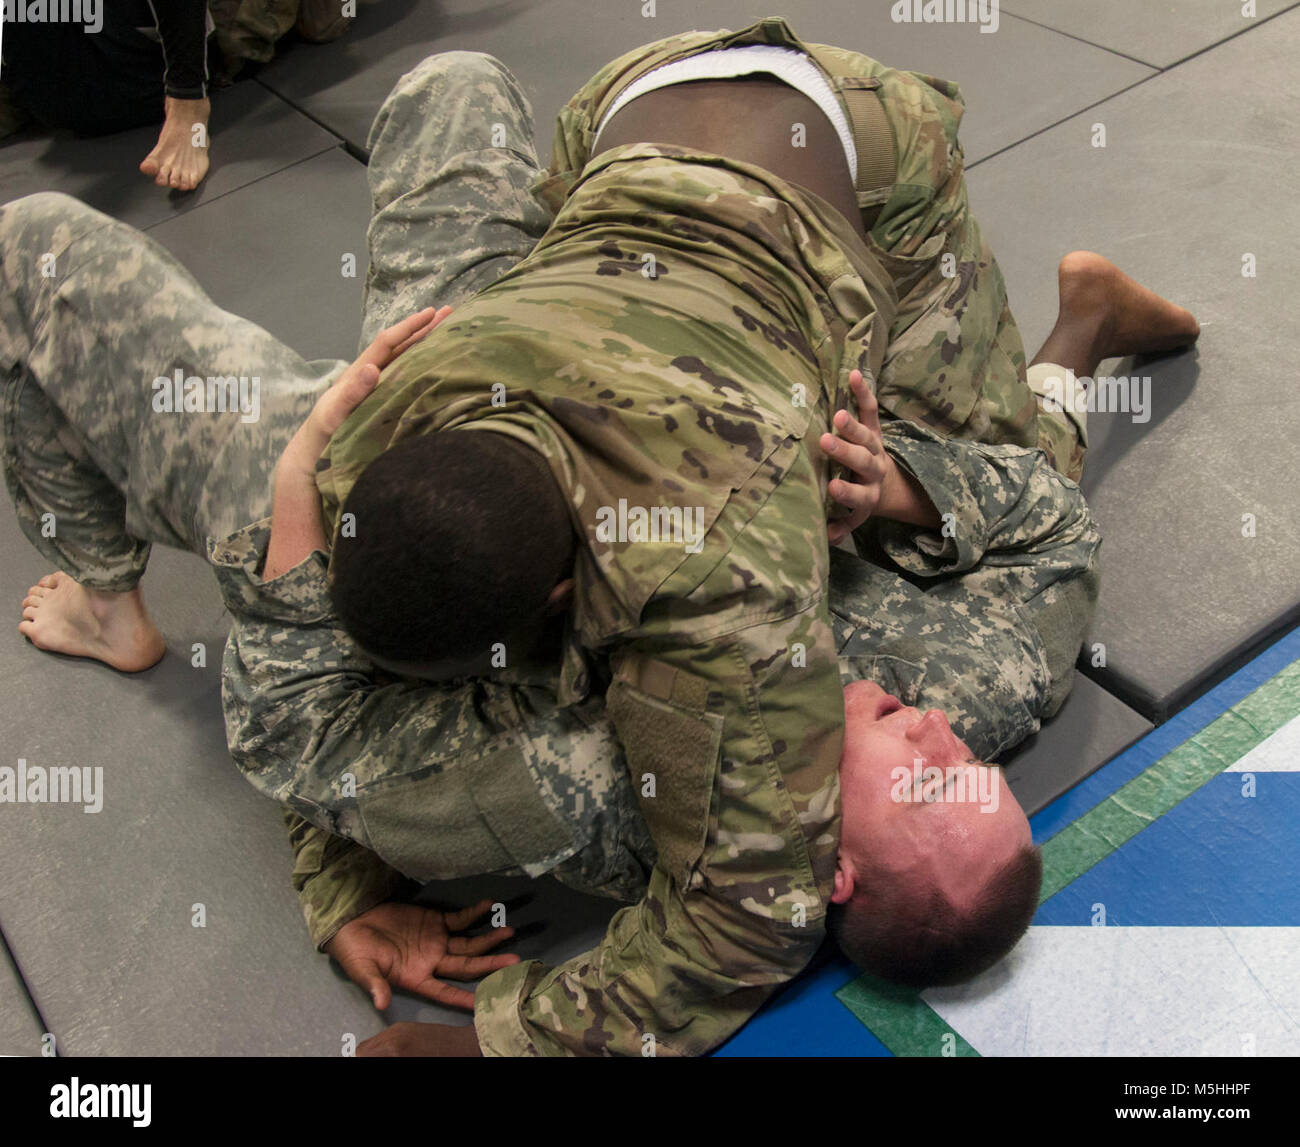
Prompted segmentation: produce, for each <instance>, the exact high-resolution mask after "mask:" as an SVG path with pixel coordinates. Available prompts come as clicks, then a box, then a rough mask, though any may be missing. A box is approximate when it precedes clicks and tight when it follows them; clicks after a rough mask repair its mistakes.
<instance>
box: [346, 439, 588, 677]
mask: <svg viewBox="0 0 1300 1147" xmlns="http://www.w3.org/2000/svg"><path fill="white" fill-rule="evenodd" d="M343 512H344V513H345V514H352V515H354V518H353V519H352V521H354V522H355V529H354V531H352V536H349V534H348V533H346V532H342V533H341V534H340V536H339V538H338V539H337V541H336V543H335V546H334V550H333V552H332V554H331V557H330V575H331V596H332V599H333V603H334V608H335V610H336V611H337V613H338V615H339V620H340V622H341V624H342V625H343V628H344V629H345V630H347V632H348V633H349V634H350V635H351V636H352V637H353V639H354V640H356V642H357V643H358V644H359V645H360V646H361V647H362V648H363V649H364V650H365V651H366V652H367V653H369V654H371V655H372V656H373V657H375V658H377V659H380V660H382V661H385V662H387V663H390V664H393V663H398V664H403V665H432V664H460V665H465V666H472V665H476V664H478V663H480V662H482V661H483V660H484V659H485V657H486V656H487V655H489V654H490V653H491V652H492V650H493V648H494V647H496V646H498V644H499V645H500V646H503V647H505V650H506V652H507V655H508V657H509V658H510V660H511V663H513V661H514V659H515V658H517V656H518V655H519V654H520V653H521V652H523V650H522V649H521V648H520V646H521V645H522V643H523V639H524V636H525V635H532V634H534V633H535V631H536V629H537V626H538V625H539V623H540V620H541V619H542V618H543V617H544V616H545V615H546V613H547V612H548V609H549V608H550V606H551V605H552V604H553V602H554V595H555V590H556V587H557V585H559V584H560V583H562V582H563V580H564V578H565V577H566V576H567V573H568V571H569V569H570V568H571V567H572V564H573V554H574V534H573V528H572V526H571V524H570V520H569V513H568V507H567V503H566V502H565V500H564V497H563V496H562V494H561V493H560V491H559V489H558V488H557V487H556V484H555V481H554V479H553V478H552V477H551V472H550V470H549V468H548V467H547V466H546V465H545V464H544V463H543V462H542V461H541V458H540V456H538V455H537V454H536V453H535V452H534V451H531V450H530V449H529V448H528V447H527V446H525V445H523V444H522V443H519V442H517V441H516V440H514V439H512V438H510V437H508V436H507V435H505V434H499V433H488V432H468V431H443V432H439V433H434V434H428V435H423V436H419V437H415V438H410V439H407V440H405V441H403V442H399V443H398V444H397V445H396V446H394V447H392V448H391V449H389V450H386V451H384V453H382V454H381V455H379V457H378V458H376V459H375V460H374V461H373V462H371V463H370V465H369V466H367V467H366V468H365V470H363V471H362V472H361V475H360V477H359V478H358V479H357V482H356V484H355V485H354V486H353V488H352V491H351V493H350V494H349V495H348V498H347V501H346V503H345V504H344V506H343Z"/></svg>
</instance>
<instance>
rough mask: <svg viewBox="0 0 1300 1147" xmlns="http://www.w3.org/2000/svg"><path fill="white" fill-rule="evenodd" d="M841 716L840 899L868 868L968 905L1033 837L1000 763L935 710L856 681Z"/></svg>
mask: <svg viewBox="0 0 1300 1147" xmlns="http://www.w3.org/2000/svg"><path fill="white" fill-rule="evenodd" d="M844 718H845V719H844V751H843V753H842V755H841V757H840V800H841V809H842V813H843V830H842V834H841V838H840V861H839V868H838V870H837V872H836V876H835V894H834V896H833V897H832V899H834V900H835V902H836V903H843V902H845V901H847V900H848V899H849V897H850V896H851V895H852V892H853V887H854V884H855V883H856V882H858V881H859V880H860V879H861V878H862V875H863V874H864V873H865V872H867V871H868V870H870V871H873V872H876V873H881V872H885V873H893V874H896V875H898V876H899V877H900V878H904V879H916V880H921V881H927V882H935V883H938V884H939V885H940V886H941V887H942V888H943V889H944V891H945V893H946V894H947V895H948V896H949V898H950V899H951V900H952V901H953V902H954V903H955V904H957V905H961V904H964V903H967V902H968V901H969V900H971V899H973V898H974V896H975V895H976V893H978V891H979V890H980V889H981V888H982V887H983V886H984V884H985V883H986V882H987V881H988V879H989V878H990V877H991V876H992V875H993V873H994V872H995V871H996V870H997V869H998V867H1000V865H1001V864H1003V863H1004V862H1005V861H1007V860H1009V859H1010V858H1011V857H1012V856H1013V855H1015V853H1016V852H1018V851H1019V850H1020V849H1021V848H1023V847H1025V846H1027V845H1028V844H1029V843H1030V841H1031V835H1030V831H1029V821H1028V819H1027V818H1026V817H1025V814H1024V810H1023V809H1021V807H1020V805H1019V803H1018V802H1017V801H1016V799H1015V797H1014V796H1012V794H1011V790H1010V789H1008V788H1007V786H1006V782H1005V781H1004V779H1003V776H1002V770H1001V769H998V768H994V767H991V766H988V765H985V764H983V763H982V762H980V761H978V760H976V759H975V757H974V756H973V755H972V754H971V751H970V750H969V749H968V748H967V747H966V745H965V744H964V743H963V742H962V741H961V740H960V739H959V738H958V737H957V735H956V734H955V733H954V732H953V731H952V727H951V726H950V725H949V724H948V719H947V717H945V716H944V714H943V713H942V712H940V711H939V710H938V709H931V710H929V711H928V712H925V713H922V712H920V711H918V710H916V709H913V708H909V707H907V706H904V705H903V704H902V702H900V701H899V700H898V698H897V697H894V696H891V695H890V694H888V693H886V692H885V691H884V690H883V689H882V688H881V687H880V686H879V685H876V684H875V683H874V682H871V681H859V682H855V683H854V684H853V685H850V686H848V687H847V688H846V689H845V690H844Z"/></svg>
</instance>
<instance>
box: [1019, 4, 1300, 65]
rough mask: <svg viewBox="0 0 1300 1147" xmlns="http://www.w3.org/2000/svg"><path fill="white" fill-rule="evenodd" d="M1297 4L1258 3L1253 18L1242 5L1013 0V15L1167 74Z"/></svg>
mask: <svg viewBox="0 0 1300 1147" xmlns="http://www.w3.org/2000/svg"><path fill="white" fill-rule="evenodd" d="M1294 4H1295V0H1256V3H1255V12H1256V15H1255V16H1254V17H1249V16H1243V15H1242V8H1243V7H1245V4H1244V2H1237V0H1228V2H1226V3H1225V0H1160V2H1159V3H1156V2H1154V0H1136V2H1135V0H1087V3H1084V4H1080V3H1079V2H1078V0H1011V3H1010V4H1009V5H1006V4H1004V5H1003V15H1006V14H1007V13H1008V12H1011V13H1014V14H1015V15H1017V16H1023V17H1025V18H1026V19H1028V20H1036V21H1037V22H1038V23H1040V24H1044V25H1046V26H1047V27H1048V28H1054V29H1056V30H1057V31H1060V32H1068V33H1069V34H1070V35H1072V36H1078V37H1079V38H1080V39H1081V40H1086V41H1087V42H1088V43H1090V44H1100V45H1101V46H1102V47H1104V48H1110V49H1111V50H1112V51H1115V52H1122V53H1124V55H1126V56H1132V57H1133V58H1134V59H1137V60H1142V61H1144V62H1145V63H1148V64H1152V65H1154V66H1155V67H1157V68H1167V67H1169V65H1171V64H1174V63H1177V61H1179V60H1182V59H1186V58H1187V57H1188V56H1190V55H1192V54H1193V53H1195V52H1200V51H1204V50H1205V49H1206V48H1208V47H1210V46H1211V45H1213V44H1217V43H1219V42H1220V41H1222V40H1224V39H1226V38H1227V37H1229V36H1235V35H1236V34H1237V33H1239V32H1244V31H1247V30H1249V29H1251V28H1253V27H1256V26H1257V25H1258V24H1259V23H1260V22H1261V21H1263V20H1266V19H1267V18H1268V17H1270V16H1273V15H1275V14H1276V13H1278V12H1281V11H1283V10H1284V9H1286V8H1290V7H1293V6H1294Z"/></svg>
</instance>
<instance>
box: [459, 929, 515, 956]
mask: <svg viewBox="0 0 1300 1147" xmlns="http://www.w3.org/2000/svg"><path fill="white" fill-rule="evenodd" d="M514 934H515V930H514V929H513V928H493V929H492V931H491V932H485V933H483V935H482V936H452V937H450V938H449V939H448V941H447V951H448V952H450V953H451V954H452V955H453V956H480V955H482V954H483V953H484V952H490V951H491V950H492V949H493V948H495V947H496V946H497V945H498V944H500V943H501V942H502V941H503V940H508V939H510V937H511V936H513V935H514Z"/></svg>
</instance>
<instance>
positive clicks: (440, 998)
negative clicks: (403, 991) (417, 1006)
mask: <svg viewBox="0 0 1300 1147" xmlns="http://www.w3.org/2000/svg"><path fill="white" fill-rule="evenodd" d="M418 991H419V993H420V995H422V996H424V997H425V998H426V999H430V1000H433V1001H434V1003H438V1004H443V1005H445V1006H446V1007H449V1008H465V1009H467V1010H469V1011H473V1010H474V993H473V992H467V991H466V990H465V989H464V988H453V987H452V986H451V985H450V984H444V983H443V982H442V981H441V980H427V981H425V983H424V984H422V985H421V986H420V987H419V989H418Z"/></svg>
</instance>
